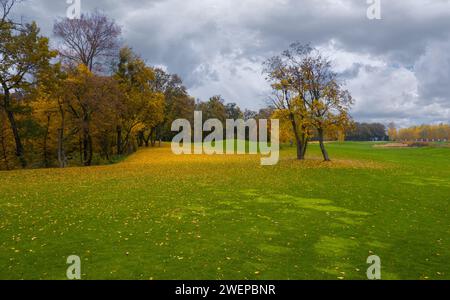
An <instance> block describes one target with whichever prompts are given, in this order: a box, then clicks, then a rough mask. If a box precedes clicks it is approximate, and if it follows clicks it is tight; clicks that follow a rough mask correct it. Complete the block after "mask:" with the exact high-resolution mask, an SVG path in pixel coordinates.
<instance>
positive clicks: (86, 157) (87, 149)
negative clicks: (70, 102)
mask: <svg viewBox="0 0 450 300" xmlns="http://www.w3.org/2000/svg"><path fill="white" fill-rule="evenodd" d="M92 154H93V153H92V137H91V134H90V131H89V121H88V120H87V119H86V118H85V119H84V122H83V164H84V165H85V166H90V165H91V164H92Z"/></svg>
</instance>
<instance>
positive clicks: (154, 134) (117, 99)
mask: <svg viewBox="0 0 450 300" xmlns="http://www.w3.org/2000/svg"><path fill="white" fill-rule="evenodd" d="M17 2H18V0H0V59H1V64H0V168H1V169H12V168H15V167H17V166H21V167H28V166H39V167H49V166H54V165H59V166H60V167H65V166H67V165H68V164H69V162H71V163H73V164H81V165H86V166H89V165H91V164H93V163H95V162H94V160H96V159H104V160H111V159H112V157H113V156H114V155H123V154H128V153H130V152H132V151H134V150H135V149H136V148H137V147H138V146H141V145H147V146H148V145H149V144H150V143H151V144H153V145H154V144H155V143H156V141H157V140H158V139H162V138H164V135H169V134H170V133H168V132H169V130H170V124H171V122H172V120H174V119H177V118H187V119H188V118H192V116H193V110H194V109H195V101H194V99H192V98H191V97H190V96H189V95H188V93H187V91H186V88H185V87H184V86H183V83H182V81H181V79H180V78H179V77H178V76H177V75H172V74H168V73H167V72H165V71H163V70H161V69H157V68H153V67H150V66H148V65H147V64H146V63H145V62H144V60H143V59H142V58H140V57H139V56H138V55H137V54H135V53H134V52H133V51H132V49H130V48H128V47H122V48H121V47H120V43H119V41H120V34H121V29H120V27H119V26H118V25H117V24H116V23H115V22H114V21H113V20H111V19H109V18H108V17H107V16H105V15H103V14H102V13H99V12H94V13H92V14H85V15H82V16H81V18H80V19H73V20H71V19H60V20H58V21H57V22H56V23H55V25H54V34H55V36H56V37H57V38H58V42H59V43H58V46H59V47H58V49H57V50H52V49H50V47H49V39H48V38H46V37H44V36H42V35H41V34H40V31H39V28H38V26H37V25H36V24H35V23H30V24H28V23H22V22H18V21H16V20H13V19H12V18H11V17H10V15H11V11H12V9H13V7H14V5H15V4H16V3H17Z"/></svg>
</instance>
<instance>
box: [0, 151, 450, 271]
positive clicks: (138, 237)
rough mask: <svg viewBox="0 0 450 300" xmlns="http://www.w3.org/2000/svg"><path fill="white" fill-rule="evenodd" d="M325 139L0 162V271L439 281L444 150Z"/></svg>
mask: <svg viewBox="0 0 450 300" xmlns="http://www.w3.org/2000/svg"><path fill="white" fill-rule="evenodd" d="M328 147H329V148H330V152H331V155H332V157H333V158H334V159H335V161H334V162H332V163H330V164H327V163H323V162H321V161H320V159H319V152H318V147H317V146H316V145H312V146H311V148H310V155H309V160H308V161H306V162H298V161H295V160H294V152H295V150H294V149H292V148H289V147H286V148H285V149H283V151H282V158H281V161H280V163H279V164H278V165H277V166H273V167H261V166H260V161H259V158H258V157H255V156H174V155H172V154H171V151H170V148H169V147H168V146H166V147H164V148H161V149H159V148H156V149H145V150H141V151H140V152H138V153H137V154H136V155H134V156H132V157H130V158H129V159H128V160H126V161H124V162H122V163H119V164H117V165H113V166H102V167H92V168H70V169H65V170H59V169H53V170H26V171H14V172H0V279H65V278H66V277H65V276H66V269H67V267H68V266H67V265H66V259H67V257H68V256H69V255H79V256H80V257H81V259H82V266H81V268H82V278H83V279H365V278H366V270H367V267H368V265H367V264H366V260H367V257H368V256H369V255H372V254H376V255H378V256H380V257H381V260H382V277H383V278H384V279H450V216H449V213H450V148H424V149H383V148H374V147H373V144H370V143H345V144H330V145H328Z"/></svg>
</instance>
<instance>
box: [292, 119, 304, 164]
mask: <svg viewBox="0 0 450 300" xmlns="http://www.w3.org/2000/svg"><path fill="white" fill-rule="evenodd" d="M290 119H291V124H292V130H293V131H294V136H295V142H296V145H297V159H298V160H304V159H305V152H304V151H305V148H304V143H303V139H302V138H301V137H300V134H299V132H298V127H297V122H296V121H295V117H294V115H293V114H292V113H291V114H290Z"/></svg>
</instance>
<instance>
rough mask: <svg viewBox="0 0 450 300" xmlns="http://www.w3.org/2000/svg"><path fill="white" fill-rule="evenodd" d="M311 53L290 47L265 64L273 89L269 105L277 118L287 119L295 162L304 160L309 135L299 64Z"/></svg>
mask: <svg viewBox="0 0 450 300" xmlns="http://www.w3.org/2000/svg"><path fill="white" fill-rule="evenodd" d="M310 51H311V48H310V47H308V46H301V47H295V46H293V47H291V48H290V49H288V50H286V51H284V52H283V53H282V54H281V55H278V56H274V57H272V58H270V59H268V60H267V61H266V62H264V73H265V74H266V75H267V77H266V79H267V80H268V81H269V82H270V84H271V87H272V89H273V95H272V97H271V101H272V104H273V105H274V106H275V108H276V109H277V110H279V111H280V112H279V113H278V115H279V116H280V117H282V118H286V119H288V120H289V122H290V124H291V128H292V132H293V135H294V137H295V142H296V146H297V159H299V160H304V159H305V155H306V149H307V147H308V141H309V136H310V129H309V123H308V120H307V111H306V104H305V101H304V96H305V94H306V90H304V88H305V85H304V84H303V79H302V74H301V63H302V60H303V59H304V57H306V56H307V55H308V54H309V53H310Z"/></svg>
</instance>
